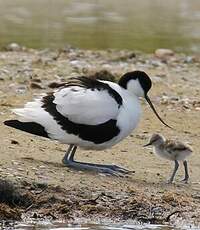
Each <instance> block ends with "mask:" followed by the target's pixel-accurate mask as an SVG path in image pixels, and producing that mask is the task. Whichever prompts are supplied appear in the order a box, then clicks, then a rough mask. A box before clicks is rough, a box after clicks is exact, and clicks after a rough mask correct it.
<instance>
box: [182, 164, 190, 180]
mask: <svg viewBox="0 0 200 230" xmlns="http://www.w3.org/2000/svg"><path fill="white" fill-rule="evenodd" d="M183 166H184V170H185V177H184V179H183V180H182V181H183V182H185V183H187V182H188V179H189V173H188V164H187V161H183Z"/></svg>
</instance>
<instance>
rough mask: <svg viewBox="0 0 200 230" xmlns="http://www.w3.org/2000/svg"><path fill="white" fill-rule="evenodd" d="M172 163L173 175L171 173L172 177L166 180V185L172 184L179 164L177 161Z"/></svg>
mask: <svg viewBox="0 0 200 230" xmlns="http://www.w3.org/2000/svg"><path fill="white" fill-rule="evenodd" d="M174 163H175V164H174V170H173V173H172V175H171V177H170V179H169V180H168V183H172V182H173V180H174V177H175V175H176V172H177V170H178V167H179V163H178V161H177V160H175V161H174Z"/></svg>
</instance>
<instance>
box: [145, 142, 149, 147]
mask: <svg viewBox="0 0 200 230" xmlns="http://www.w3.org/2000/svg"><path fill="white" fill-rule="evenodd" d="M149 145H151V142H149V143H147V144H146V145H143V147H147V146H149Z"/></svg>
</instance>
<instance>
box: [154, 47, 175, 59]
mask: <svg viewBox="0 0 200 230" xmlns="http://www.w3.org/2000/svg"><path fill="white" fill-rule="evenodd" d="M173 55H174V51H173V50H170V49H157V50H156V51H155V56H156V57H158V58H161V59H166V58H169V57H171V56H173Z"/></svg>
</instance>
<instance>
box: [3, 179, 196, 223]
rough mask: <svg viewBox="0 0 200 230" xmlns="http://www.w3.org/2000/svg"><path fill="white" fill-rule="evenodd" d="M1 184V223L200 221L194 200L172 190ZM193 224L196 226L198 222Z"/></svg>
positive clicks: (22, 182) (133, 187)
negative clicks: (155, 190)
mask: <svg viewBox="0 0 200 230" xmlns="http://www.w3.org/2000/svg"><path fill="white" fill-rule="evenodd" d="M2 185H3V187H4V189H6V190H7V194H5V193H4V194H3V193H2V191H0V195H1V204H0V218H1V220H16V221H20V220H23V218H29V219H30V218H31V219H40V220H42V219H50V220H52V221H54V220H58V219H59V220H61V219H62V220H65V221H66V222H68V223H73V221H76V219H79V218H86V219H88V220H92V221H95V220H98V219H99V218H106V219H110V220H112V221H116V220H117V221H124V220H136V221H138V222H141V223H151V224H169V223H175V224H176V223H177V220H179V221H182V220H187V221H188V220H190V219H199V218H200V213H199V212H198V211H197V209H198V208H199V204H198V202H196V197H193V196H190V194H188V193H186V192H184V193H183V192H182V193H180V192H177V191H175V190H174V191H172V190H171V191H168V189H162V190H161V191H159V192H155V193H151V191H145V190H143V189H142V190H141V189H138V188H136V187H135V186H130V187H127V188H126V189H124V190H123V191H122V190H121V191H112V190H107V189H97V188H96V189H94V188H88V187H81V188H80V187H74V188H70V189H66V188H62V187H61V186H56V185H55V186H50V185H48V184H42V183H37V182H33V183H30V182H25V181H21V183H20V184H19V183H18V184H17V185H13V184H12V183H11V182H8V181H7V182H6V181H2V180H1V186H2ZM2 198H3V200H2ZM198 199H199V198H198ZM194 223H196V224H198V221H194ZM194 223H193V224H194Z"/></svg>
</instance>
